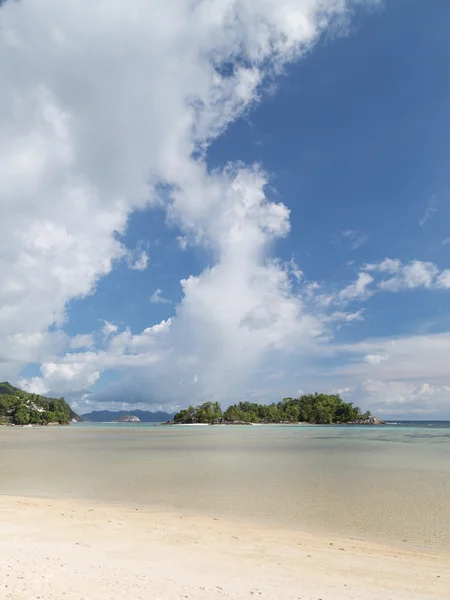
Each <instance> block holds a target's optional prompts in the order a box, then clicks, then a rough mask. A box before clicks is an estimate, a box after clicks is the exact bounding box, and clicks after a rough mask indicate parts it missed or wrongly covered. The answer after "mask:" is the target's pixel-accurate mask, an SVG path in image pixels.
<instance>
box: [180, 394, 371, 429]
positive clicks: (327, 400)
mask: <svg viewBox="0 0 450 600" xmlns="http://www.w3.org/2000/svg"><path fill="white" fill-rule="evenodd" d="M370 416H371V415H370V412H367V413H365V414H362V413H361V410H360V409H359V408H358V407H357V406H353V404H352V403H351V402H344V401H343V400H342V399H341V398H340V396H339V395H327V394H307V395H304V396H301V398H284V400H282V401H281V402H278V404H275V403H274V404H269V405H266V404H254V403H252V402H240V403H239V404H233V405H232V406H229V407H228V408H227V409H226V411H225V412H222V409H221V407H220V404H219V403H218V402H205V403H204V404H201V405H200V406H198V407H197V408H194V407H192V406H190V407H189V408H186V409H183V410H180V412H179V413H177V414H176V415H175V416H174V419H173V422H174V423H178V424H183V423H186V424H187V423H210V424H215V423H216V424H220V423H232V422H241V423H299V422H304V423H315V424H331V423H349V422H351V421H356V420H359V419H368V418H369V417H370Z"/></svg>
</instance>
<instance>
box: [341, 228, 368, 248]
mask: <svg viewBox="0 0 450 600" xmlns="http://www.w3.org/2000/svg"><path fill="white" fill-rule="evenodd" d="M341 235H342V236H343V237H344V238H345V239H346V240H347V242H348V244H349V246H350V249H351V250H357V249H358V248H360V247H361V246H362V245H363V244H365V243H366V242H367V240H368V239H369V236H368V235H367V234H365V233H363V232H362V231H356V230H355V229H345V230H344V231H342V232H341Z"/></svg>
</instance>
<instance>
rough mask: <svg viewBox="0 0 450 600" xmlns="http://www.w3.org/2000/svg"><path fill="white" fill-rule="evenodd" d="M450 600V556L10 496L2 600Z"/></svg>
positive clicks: (3, 517) (0, 566)
mask: <svg viewBox="0 0 450 600" xmlns="http://www.w3.org/2000/svg"><path fill="white" fill-rule="evenodd" d="M250 597H254V598H265V599H277V600H280V599H283V600H284V599H286V600H291V599H294V598H295V599H298V598H301V599H305V600H306V599H307V600H319V599H322V600H347V599H350V598H351V599H354V600H369V599H370V600H374V599H377V600H390V599H392V600H394V599H395V600H402V599H408V600H412V599H414V600H419V599H420V600H421V599H430V600H444V599H445V600H448V599H449V598H450V556H448V555H444V554H441V555H439V554H432V553H420V552H415V551H405V550H395V549H393V548H389V547H383V546H375V545H371V544H368V543H362V542H359V541H358V542H357V541H353V540H339V539H336V538H333V537H331V536H330V537H329V538H318V537H313V536H308V535H304V534H301V533H298V532H290V531H285V530H275V529H271V528H265V527H263V526H255V525H242V524H238V523H236V522H228V521H225V520H216V519H212V518H208V517H204V516H201V517H199V516H192V515H191V516H188V515H178V514H168V513H167V514H161V513H156V512H149V511H145V510H143V509H142V508H139V509H137V510H136V509H135V508H134V507H122V506H111V505H106V506H104V505H98V504H91V505H89V504H86V503H79V502H68V501H60V500H57V501H54V500H40V499H26V498H12V497H7V496H2V497H0V598H1V599H2V600H38V599H42V600H49V599H52V598H53V599H57V600H61V599H66V600H71V599H73V600H88V599H89V600H106V599H107V600H115V599H119V598H120V599H121V600H122V599H125V598H126V600H138V599H142V600H144V599H145V600H148V599H153V598H158V599H164V600H172V599H179V598H191V599H198V600H209V599H211V600H213V599H215V598H250Z"/></svg>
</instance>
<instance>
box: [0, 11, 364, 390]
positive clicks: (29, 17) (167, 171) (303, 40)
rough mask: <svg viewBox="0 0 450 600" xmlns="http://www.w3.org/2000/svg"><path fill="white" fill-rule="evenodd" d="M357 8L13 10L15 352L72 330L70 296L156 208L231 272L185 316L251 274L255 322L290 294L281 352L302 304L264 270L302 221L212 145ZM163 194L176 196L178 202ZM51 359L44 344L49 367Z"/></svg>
mask: <svg viewBox="0 0 450 600" xmlns="http://www.w3.org/2000/svg"><path fill="white" fill-rule="evenodd" d="M352 4H353V3H352V2H350V0H349V1H348V2H347V1H345V0H307V1H304V2H293V1H292V0H283V1H282V3H281V4H280V2H279V1H275V0H266V1H264V2H261V3H256V4H255V3H254V2H253V1H251V0H241V1H239V2H230V3H224V2H220V1H219V0H216V1H212V0H211V1H207V0H203V1H201V2H194V1H185V0H169V2H165V3H163V4H161V2H159V1H156V0H145V1H144V0H131V1H130V2H127V3H123V2H119V1H113V2H111V1H108V2H107V1H106V0H101V1H100V2H97V3H96V5H95V7H94V8H93V7H92V3H91V2H88V1H87V0H81V1H80V2H76V3H71V4H70V5H63V4H62V3H61V2H59V1H57V0H27V1H26V2H12V1H7V2H4V3H3V4H2V6H1V9H0V46H1V53H0V56H1V58H0V76H1V78H2V82H3V88H4V93H3V94H2V97H1V99H0V108H1V111H0V115H1V116H0V132H1V136H0V159H1V160H0V177H1V180H2V191H1V195H0V201H1V209H2V219H1V220H0V261H1V270H2V280H1V284H0V285H1V290H0V291H1V297H2V306H1V308H0V338H1V340H2V343H3V342H4V340H5V339H8V338H10V337H11V336H12V337H13V338H14V336H17V335H19V336H42V337H43V338H44V337H45V336H46V335H47V329H48V327H53V328H55V327H56V328H57V327H61V326H63V324H64V322H65V319H66V307H67V303H68V301H69V300H71V299H73V298H81V297H83V296H86V295H87V294H91V293H93V291H94V290H95V286H96V284H97V281H98V280H99V278H101V277H102V276H104V275H106V274H107V273H109V272H110V271H111V270H112V269H113V267H114V265H115V263H116V262H117V261H119V260H121V259H123V258H126V257H127V255H128V250H127V249H126V248H125V247H124V246H123V244H122V242H121V239H122V235H123V234H124V232H125V230H126V226H127V221H128V217H129V215H130V214H131V213H132V212H133V211H135V210H142V209H145V208H148V207H149V206H151V205H152V204H154V203H156V202H157V203H159V204H160V205H161V204H162V205H163V206H164V207H165V208H166V210H167V213H168V217H169V219H172V220H174V221H176V222H177V223H178V224H179V226H180V227H181V229H182V230H183V231H184V235H186V236H188V237H189V240H192V242H193V243H202V244H205V245H207V246H209V247H216V249H217V251H218V253H219V263H218V268H217V270H216V271H214V270H213V271H207V272H205V273H204V274H203V275H201V276H200V277H198V278H189V279H187V280H186V282H185V283H184V284H183V285H184V291H185V300H184V302H183V305H182V308H181V309H180V310H179V315H180V317H179V318H180V321H181V320H182V318H181V315H183V314H185V311H188V310H189V309H188V308H186V307H190V306H191V305H192V302H191V300H190V295H192V296H193V297H195V294H196V290H198V289H200V288H201V287H202V286H204V287H205V289H207V291H209V293H210V294H211V295H212V296H213V295H214V296H215V297H216V298H217V301H219V300H220V301H222V298H219V296H218V294H217V293H216V292H215V291H214V290H212V287H213V284H214V282H216V281H218V280H219V277H218V275H217V273H220V272H223V274H224V277H226V278H228V283H229V285H230V284H231V285H232V287H231V288H228V289H227V290H226V291H227V292H230V291H231V290H233V289H234V287H233V284H234V281H235V280H236V281H237V282H239V285H240V286H241V287H242V286H243V287H244V290H243V292H244V294H243V296H244V297H245V296H247V297H252V305H251V306H248V302H247V303H244V304H245V307H244V308H245V310H246V313H245V314H247V313H248V312H249V311H252V310H254V309H255V307H256V306H265V305H266V304H267V298H268V297H271V296H272V297H275V299H276V303H275V309H274V310H275V312H274V315H273V316H274V319H273V321H274V323H275V325H274V327H273V330H272V329H271V328H270V327H266V328H263V329H261V328H260V329H258V331H259V335H262V334H261V332H262V331H263V330H266V331H270V332H271V333H269V335H268V339H269V340H270V342H269V343H274V344H281V337H282V333H281V332H282V330H283V331H284V330H286V320H287V318H288V317H287V314H289V315H290V317H289V318H293V317H294V315H295V314H297V312H298V310H299V307H298V306H297V304H296V301H295V300H294V299H289V298H288V294H287V292H286V288H285V286H284V284H283V283H282V280H283V278H284V274H283V272H282V271H279V272H278V273H277V270H276V268H275V267H274V266H273V265H272V266H270V267H267V269H268V270H267V271H265V269H266V266H265V264H264V253H265V252H266V251H267V244H268V243H269V241H270V239H272V238H273V237H277V236H280V235H284V234H286V233H287V231H288V230H289V221H288V211H287V209H286V208H285V207H284V206H283V205H282V204H276V203H273V202H271V201H270V200H268V199H266V198H265V195H264V192H263V188H264V185H265V176H264V174H263V173H262V171H260V170H259V169H257V168H254V167H251V168H249V167H246V166H243V165H241V166H234V167H227V168H225V169H223V170H220V171H218V172H216V173H209V172H208V170H207V168H206V164H205V162H204V159H203V157H204V153H205V151H206V149H207V145H208V143H209V142H210V141H211V140H212V139H213V138H214V137H216V136H217V135H219V134H220V133H221V132H222V131H223V130H224V128H226V127H227V125H228V124H229V123H230V122H231V121H233V120H234V119H236V118H237V117H238V116H239V115H241V114H243V113H244V112H245V111H246V110H247V109H248V108H249V107H251V105H252V104H253V103H254V102H255V101H257V100H258V98H259V96H260V94H261V89H262V88H261V86H262V84H263V82H264V80H265V79H266V78H267V77H269V78H272V77H273V76H274V74H276V73H278V72H280V70H281V68H282V66H283V64H284V63H285V62H286V61H290V60H293V59H295V58H297V57H299V56H301V55H302V54H303V53H305V52H307V51H309V50H310V49H311V47H312V46H313V45H314V43H315V42H316V41H317V39H318V38H319V36H320V34H321V33H322V32H323V31H324V30H325V29H326V28H328V27H330V26H334V27H335V28H337V29H340V30H342V31H345V28H346V19H347V17H348V15H349V14H350V13H349V8H350V7H351V6H352ZM86 15H88V18H86ZM224 66H226V67H227V68H226V69H224V68H223V67H224ZM194 156H196V157H197V158H194ZM160 184H163V185H164V186H165V189H166V190H169V191H168V193H167V194H165V195H164V197H161V194H160V193H159V190H160V187H159V186H160ZM239 252H242V253H243V255H244V260H243V264H242V265H240V264H239V263H238V261H237V255H238V253H239ZM147 260H148V258H147V256H146V254H145V253H143V254H141V256H140V257H139V258H138V259H137V261H135V262H133V263H132V265H131V266H132V267H133V268H136V269H138V270H140V269H144V268H145V266H146V265H147ZM233 268H235V269H237V271H238V273H237V277H236V278H232V277H230V273H231V271H232V269H233ZM266 274H267V276H268V279H269V280H270V282H271V283H270V284H269V285H268V289H267V290H266V289H263V286H261V285H260V286H259V287H258V286H256V288H255V289H259V290H260V293H261V294H262V297H261V298H259V297H258V298H254V297H253V296H255V294H254V293H247V290H246V289H245V286H247V285H248V286H251V285H252V284H253V281H254V280H259V279H261V278H262V277H264V276H265V275H266ZM210 288H211V289H210ZM266 292H267V293H266ZM223 298H224V301H223V304H224V305H225V306H224V312H225V313H227V300H226V298H227V294H224V295H223ZM280 311H281V312H280ZM216 312H218V310H216ZM237 312H238V311H237ZM202 319H203V317H202ZM241 320H242V315H239V323H241ZM244 321H245V318H244ZM184 327H185V328H186V329H189V327H188V326H187V324H186V325H184ZM191 327H194V326H193V325H191ZM194 328H195V327H194ZM239 328H240V329H241V330H242V331H244V330H246V327H245V326H241V325H239ZM283 328H284V329H283ZM200 329H201V328H200V327H198V328H197V330H200ZM247 329H248V328H247ZM213 330H214V331H215V332H216V334H218V333H220V332H221V331H222V327H221V326H220V325H219V326H218V327H215V328H213ZM248 330H249V329H248ZM273 332H275V333H273ZM106 333H108V332H106ZM110 333H111V334H113V333H114V331H113V330H111V331H110ZM34 339H37V338H34ZM48 339H52V340H53V341H54V346H53V347H52V352H51V353H50V354H57V353H58V351H60V350H61V341H60V340H56V338H55V337H54V336H53V337H51V338H50V337H49V338H48ZM75 343H76V342H75ZM197 343H200V342H199V341H197ZM202 343H203V342H202ZM17 344H18V348H19V349H20V346H21V342H20V340H19V341H18V342H17ZM66 344H67V345H70V344H68V342H67V340H66ZM208 344H209V341H208V340H207V341H206V342H205V345H206V346H208ZM218 345H219V346H220V343H219V344H218ZM225 346H226V344H225ZM9 347H10V348H11V352H12V353H13V354H14V352H15V350H16V349H15V347H11V345H10V346H9ZM266 347H267V343H266V341H264V343H262V350H264V349H265V348H266ZM48 351H49V349H48V347H47V346H46V344H45V343H43V345H41V348H40V350H39V351H38V350H36V352H34V358H36V359H38V360H40V359H43V358H44V357H45V356H46V355H47V356H48V353H49V352H48ZM18 354H20V353H19V352H18ZM27 358H28V355H27V353H24V354H23V355H20V356H18V357H17V360H18V361H20V360H21V359H23V360H24V362H26V359H27ZM13 371H14V369H10V372H11V373H13ZM47 373H48V375H49V374H50V372H49V371H48V372H47ZM55 373H56V371H55ZM49 376H50V375H49ZM52 377H53V376H52ZM53 378H54V377H53ZM66 379H68V378H67V377H66ZM69 379H70V378H69ZM72 381H75V378H72Z"/></svg>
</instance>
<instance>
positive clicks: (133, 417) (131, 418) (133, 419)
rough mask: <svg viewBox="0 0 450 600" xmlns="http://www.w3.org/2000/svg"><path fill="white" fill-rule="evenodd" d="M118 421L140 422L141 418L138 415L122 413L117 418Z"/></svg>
mask: <svg viewBox="0 0 450 600" xmlns="http://www.w3.org/2000/svg"><path fill="white" fill-rule="evenodd" d="M115 422H116V423H140V422H141V420H140V418H139V417H136V415H121V416H120V417H118V418H117V419H116V420H115Z"/></svg>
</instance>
